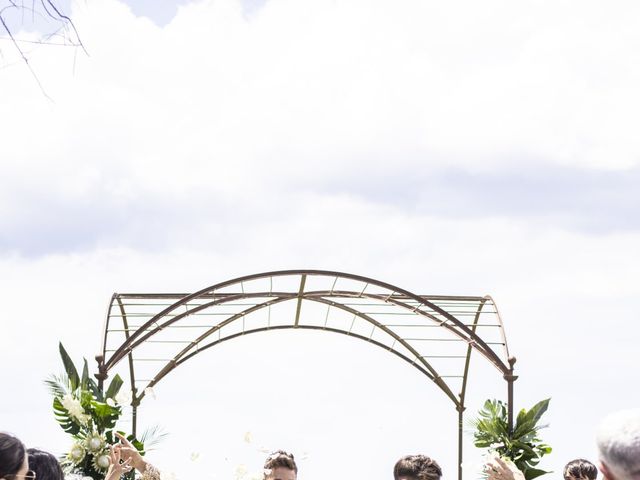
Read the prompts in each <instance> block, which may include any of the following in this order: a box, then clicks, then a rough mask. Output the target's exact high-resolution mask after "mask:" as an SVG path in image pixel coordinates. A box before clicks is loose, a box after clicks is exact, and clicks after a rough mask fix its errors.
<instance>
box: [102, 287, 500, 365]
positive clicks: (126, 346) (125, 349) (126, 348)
mask: <svg viewBox="0 0 640 480" xmlns="http://www.w3.org/2000/svg"><path fill="white" fill-rule="evenodd" d="M269 296H272V297H277V298H286V299H297V300H298V308H297V309H296V319H298V318H299V315H300V308H299V307H300V302H301V300H303V299H306V300H314V298H315V297H328V296H334V297H351V298H371V299H375V300H380V301H384V302H388V303H393V304H394V305H396V306H398V307H401V308H404V309H406V310H408V311H411V312H412V313H416V314H418V315H422V316H424V317H426V318H428V319H430V320H432V321H434V322H435V323H437V324H438V325H440V326H442V327H444V328H446V329H447V330H449V331H450V332H452V333H453V334H454V335H457V336H458V337H460V338H461V339H462V340H464V341H465V342H467V344H468V345H469V347H470V348H475V349H476V350H478V351H479V352H480V353H481V354H482V355H484V356H485V357H486V358H487V359H488V360H489V361H490V362H491V363H493V364H494V365H495V366H496V367H497V368H498V369H499V370H500V371H501V372H502V373H503V374H505V373H506V372H507V371H508V370H507V368H506V367H503V365H504V364H503V363H502V362H501V361H499V359H498V360H497V361H498V362H499V364H496V361H494V358H495V357H497V355H496V354H495V352H493V350H492V349H491V348H490V347H489V346H488V345H486V343H485V342H484V341H483V340H479V341H476V340H475V339H470V338H468V337H466V336H465V335H463V333H462V332H459V331H458V330H456V328H454V326H452V325H449V324H447V323H446V322H444V321H442V320H441V319H439V318H437V317H435V316H434V315H432V314H430V313H429V312H425V311H423V310H421V309H419V308H416V307H413V306H411V305H408V304H406V303H404V302H401V301H399V300H397V299H395V298H393V297H390V296H388V295H380V294H369V293H363V292H360V293H358V292H351V291H344V290H337V291H336V290H331V291H326V290H322V291H310V292H302V293H300V291H299V292H298V293H297V294H294V293H286V292H270V293H266V292H256V293H240V294H235V295H231V294H226V295H224V296H222V297H221V298H220V299H218V300H213V301H211V302H208V303H204V304H201V305H199V306H197V307H194V308H192V309H190V310H188V311H186V312H184V313H181V314H178V315H175V316H174V317H171V318H170V319H169V320H167V321H165V322H164V323H162V324H158V322H157V321H155V320H154V319H155V318H158V315H156V316H154V317H153V319H151V320H149V321H148V322H147V323H145V324H144V325H143V326H141V327H140V329H139V330H138V331H137V332H136V333H138V332H141V331H143V330H144V329H145V327H146V326H147V325H149V324H150V323H153V324H155V325H156V327H155V328H154V329H152V330H149V331H147V332H146V333H144V334H143V335H142V336H141V337H140V338H139V339H137V340H136V341H133V338H134V336H135V333H134V335H132V336H131V337H129V339H128V340H127V341H126V342H125V343H123V344H122V345H121V347H120V348H119V349H118V350H117V351H116V352H115V353H114V354H113V356H112V357H111V359H110V360H109V362H107V369H110V368H112V367H113V366H114V365H115V364H116V363H117V362H118V361H119V359H121V358H122V357H123V356H124V355H126V354H127V353H130V352H131V351H132V350H134V349H135V348H136V347H138V346H139V345H141V344H142V343H144V342H145V341H146V340H147V339H149V338H150V337H152V336H153V335H155V334H156V333H158V332H159V331H161V330H163V329H164V328H166V327H167V326H170V325H172V324H173V323H175V322H177V321H179V320H181V319H183V318H185V317H186V316H189V315H191V314H193V313H196V312H198V311H200V310H204V309H206V308H209V307H211V306H214V305H219V304H223V303H226V302H228V301H232V300H237V299H245V298H255V297H259V298H264V297H269ZM420 301H421V302H422V303H425V301H424V300H420ZM176 303H177V302H176ZM174 305H175V304H174ZM447 315H448V316H449V317H452V316H451V314H449V313H447ZM453 318H455V317H453ZM456 324H457V325H462V326H464V328H466V329H468V327H466V325H463V324H462V323H461V322H460V321H459V320H458V319H456ZM471 332H472V334H473V335H474V336H475V337H476V338H478V337H477V335H476V334H475V328H473V330H471ZM503 340H504V341H506V339H504V337H503ZM474 345H475V347H474ZM480 346H482V347H483V348H480ZM489 353H490V354H491V355H489Z"/></svg>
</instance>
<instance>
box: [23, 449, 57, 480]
mask: <svg viewBox="0 0 640 480" xmlns="http://www.w3.org/2000/svg"><path fill="white" fill-rule="evenodd" d="M27 453H28V454H29V468H30V469H31V470H33V471H34V472H36V478H37V479H38V480H64V473H62V467H60V462H58V459H57V458H56V457H55V456H54V455H51V454H50V453H49V452H45V451H43V450H38V449H37V448H30V449H28V450H27Z"/></svg>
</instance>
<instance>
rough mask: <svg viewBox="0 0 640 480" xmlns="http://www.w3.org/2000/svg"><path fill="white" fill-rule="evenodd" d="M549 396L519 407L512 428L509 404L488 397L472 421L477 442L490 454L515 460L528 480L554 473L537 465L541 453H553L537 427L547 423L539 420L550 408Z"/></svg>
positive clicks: (475, 443) (515, 463)
mask: <svg viewBox="0 0 640 480" xmlns="http://www.w3.org/2000/svg"><path fill="white" fill-rule="evenodd" d="M550 400H551V399H549V398H547V399H546V400H542V401H541V402H538V403H536V404H535V405H534V406H533V407H531V408H530V409H529V410H525V409H522V410H520V412H519V413H518V417H517V418H516V422H515V425H514V426H513V431H509V427H508V421H507V406H506V404H504V403H503V402H501V401H499V400H487V401H486V402H485V403H484V406H483V407H482V409H481V410H480V412H479V413H478V418H476V419H474V420H472V422H471V424H472V426H473V427H475V431H474V434H473V435H474V440H475V441H474V445H475V446H476V447H479V448H487V449H488V451H489V453H490V454H492V455H495V456H498V457H501V458H503V459H504V460H506V461H510V462H512V463H513V464H514V465H515V466H516V468H517V469H518V470H520V471H521V472H522V473H523V474H524V477H525V479H526V480H532V479H534V478H536V477H539V476H540V475H544V474H546V473H551V472H546V471H544V470H540V469H539V468H536V466H537V465H538V463H540V459H541V458H542V456H543V455H547V454H549V453H551V447H550V446H549V445H547V444H545V443H543V442H542V440H541V439H540V438H539V437H538V431H539V430H540V429H541V428H544V427H546V426H547V425H538V422H539V421H540V418H541V417H542V415H543V414H544V412H546V411H547V408H548V407H549V401H550Z"/></svg>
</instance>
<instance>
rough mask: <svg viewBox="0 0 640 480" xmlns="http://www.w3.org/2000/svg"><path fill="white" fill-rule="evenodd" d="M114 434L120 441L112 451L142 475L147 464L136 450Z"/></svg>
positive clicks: (122, 437)
mask: <svg viewBox="0 0 640 480" xmlns="http://www.w3.org/2000/svg"><path fill="white" fill-rule="evenodd" d="M115 434H116V437H118V440H120V443H118V444H116V445H115V446H114V450H116V451H117V452H118V455H119V457H120V458H122V459H123V460H126V461H128V462H129V464H130V465H132V466H133V467H134V468H135V469H136V470H138V471H139V472H140V473H144V471H145V469H146V468H147V464H146V462H145V461H144V459H143V458H142V455H140V452H139V451H138V449H137V448H136V447H134V446H133V445H132V444H131V442H130V441H129V440H127V439H126V438H125V437H124V436H122V435H121V434H119V433H118V432H115ZM110 480H111V479H110Z"/></svg>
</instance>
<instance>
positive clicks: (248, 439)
mask: <svg viewBox="0 0 640 480" xmlns="http://www.w3.org/2000/svg"><path fill="white" fill-rule="evenodd" d="M244 441H245V443H251V442H252V441H253V435H251V432H247V433H245V434H244Z"/></svg>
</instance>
